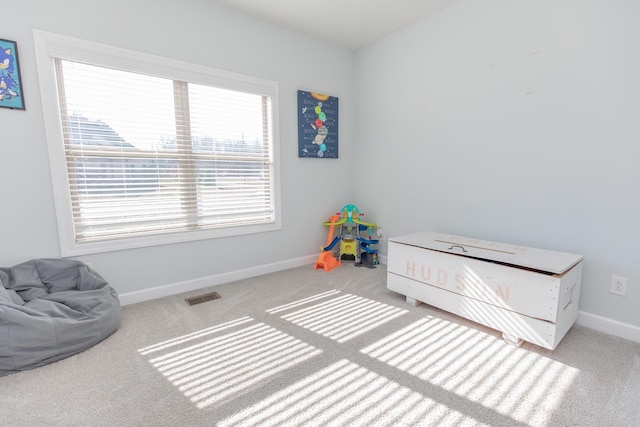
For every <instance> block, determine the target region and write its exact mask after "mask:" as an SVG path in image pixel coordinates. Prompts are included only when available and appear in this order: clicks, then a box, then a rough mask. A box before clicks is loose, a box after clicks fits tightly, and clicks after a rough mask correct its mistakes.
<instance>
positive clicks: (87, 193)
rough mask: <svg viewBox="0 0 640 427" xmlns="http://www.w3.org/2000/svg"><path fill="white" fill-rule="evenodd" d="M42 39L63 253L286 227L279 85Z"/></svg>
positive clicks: (38, 34)
mask: <svg viewBox="0 0 640 427" xmlns="http://www.w3.org/2000/svg"><path fill="white" fill-rule="evenodd" d="M35 38H36V49H37V52H36V53H37V55H38V69H39V74H40V80H41V87H42V88H43V103H44V106H45V116H46V117H45V118H46V120H47V139H48V143H49V150H50V157H51V169H52V176H53V185H54V194H55V200H56V211H57V214H58V226H59V228H60V239H61V249H62V253H63V256H68V255H78V254H83V253H91V252H100V251H107V250H116V249H123V248H130V247H140V246H148V245H154V244H164V243H171V242H177V241H186V240H194V239H202V238H212V237H219V236H229V235H235V234H245V233H252V232H261V231H270V230H274V229H278V228H280V219H279V209H278V194H277V188H278V185H277V168H276V161H275V160H276V157H275V155H274V154H275V152H276V148H277V147H276V137H275V129H274V123H275V119H276V110H277V109H276V106H277V84H276V83H273V82H268V81H263V80H259V79H254V78H250V77H246V76H241V75H236V74H232V73H227V72H222V71H220V70H213V69H209V68H206V67H201V66H197V65H194V64H186V63H182V62H178V61H174V60H170V59H166V58H159V57H155V56H151V55H144V54H140V53H137V52H130V51H126V50H122V49H118V48H112V47H107V46H102V45H96V44H94V43H89V42H83V41H78V40H75V39H70V38H68V37H63V36H57V35H52V34H49V33H44V32H40V31H36V32H35Z"/></svg>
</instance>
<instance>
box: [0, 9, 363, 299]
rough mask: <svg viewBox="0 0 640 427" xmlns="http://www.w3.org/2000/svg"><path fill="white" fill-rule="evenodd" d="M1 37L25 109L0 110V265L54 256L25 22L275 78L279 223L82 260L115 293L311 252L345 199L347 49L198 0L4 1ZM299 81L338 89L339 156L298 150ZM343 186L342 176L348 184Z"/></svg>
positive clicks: (349, 146)
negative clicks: (14, 65)
mask: <svg viewBox="0 0 640 427" xmlns="http://www.w3.org/2000/svg"><path fill="white" fill-rule="evenodd" d="M7 12H9V11H5V18H7V19H4V20H3V21H4V22H3V24H2V27H1V28H0V37H2V38H6V39H11V40H16V41H17V42H18V52H19V57H20V58H19V59H20V62H21V69H22V79H23V82H24V94H25V97H26V107H27V110H26V111H11V110H5V109H2V110H0V122H1V128H2V133H1V135H2V137H1V143H0V159H2V167H0V189H1V191H2V196H3V197H2V200H3V202H2V209H0V236H2V245H0V266H11V265H14V264H17V263H19V262H22V261H26V260H28V259H31V258H39V257H58V256H60V249H59V246H58V235H57V226H56V221H55V212H54V204H53V196H52V187H51V179H50V171H49V160H48V154H47V146H46V141H45V133H44V125H43V114H42V107H41V100H40V96H39V87H38V77H37V70H36V63H35V58H34V44H33V33H32V30H33V29H34V28H37V29H41V30H45V31H50V32H55V33H59V34H64V35H69V36H73V37H78V38H82V39H86V40H90V41H95V42H99V43H104V44H109V45H114V46H118V47H123V48H127V49H132V50H138V51H142V52H147V53H151V54H155V55H160V56H165V57H170V58H175V59H179V60H183V61H189V62H193V63H196V64H202V65H206V66H211V67H215V68H219V69H224V70H229V71H234V72H239V73H243V74H247V75H251V76H255V77H260V78H265V79H270V80H275V81H277V82H279V84H280V117H281V122H280V135H281V140H280V153H281V156H280V160H281V163H280V169H281V177H282V216H283V222H282V223H283V228H282V230H281V231H277V232H270V233H262V234H252V235H246V236H241V237H235V238H224V239H217V240H206V241H198V242H192V243H183V244H176V245H166V246H156V247H151V248H145V249H138V250H127V251H120V252H111V253H104V254H97V255H91V256H85V257H81V259H83V260H85V261H89V262H92V263H93V266H94V268H95V269H96V270H97V271H99V272H100V273H101V274H103V275H104V276H105V278H106V279H107V280H108V281H109V282H110V283H111V284H112V285H113V286H114V287H115V288H116V289H117V290H118V291H119V292H120V293H128V292H133V291H137V290H142V289H148V288H153V287H156V286H161V285H165V284H172V283H177V282H183V281H188V280H191V279H197V278H200V277H207V276H211V275H217V274H222V273H226V272H231V271H236V270H242V269H247V268H251V267H253V266H260V265H266V264H271V263H277V262H281V261H286V260H290V259H295V258H298V257H302V256H308V255H312V254H316V253H317V252H318V248H319V247H320V245H321V244H322V243H324V241H325V239H326V230H324V229H323V226H322V221H326V220H328V217H329V215H330V214H331V213H332V212H335V211H336V210H338V209H339V208H340V207H341V206H342V205H344V204H345V203H348V202H349V200H350V199H349V195H350V188H349V186H348V183H349V182H350V179H351V170H350V168H349V167H348V165H350V164H352V163H353V162H354V160H355V151H354V148H353V132H354V125H353V119H354V103H353V89H352V77H353V67H354V65H353V53H352V52H350V51H347V50H345V49H340V48H336V47H333V46H330V45H328V44H325V43H322V42H318V41H316V40H313V39H310V38H308V37H305V36H301V35H298V34H295V33H292V32H289V31H286V30H283V29H281V28H278V27H274V26H270V25H267V24H264V23H261V22H259V21H256V20H254V19H251V18H249V17H246V16H242V15H239V14H235V13H231V12H229V11H227V10H225V9H221V8H219V7H216V6H213V5H211V4H209V3H207V2H206V1H201V0H188V1H180V2H178V1H175V0H173V1H172V0H137V1H128V0H111V1H108V2H90V3H87V2H84V1H79V0H73V1H71V0H67V1H49V0H27V1H20V2H13V3H12V6H11V10H10V18H9V17H8V15H6V13H7ZM298 89H303V90H313V91H318V92H322V93H328V94H330V95H334V96H337V97H339V98H340V115H341V123H340V140H341V145H340V158H339V159H337V160H335V159H334V160H329V159H327V160H314V159H298V157H297V152H298V151H297V126H296V119H295V118H296V117H297V116H296V109H297V107H296V103H297V98H296V96H297V94H296V91H297V90H298ZM345 184H346V185H345Z"/></svg>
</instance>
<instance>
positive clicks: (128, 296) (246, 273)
mask: <svg viewBox="0 0 640 427" xmlns="http://www.w3.org/2000/svg"><path fill="white" fill-rule="evenodd" d="M316 258H317V255H310V256H306V257H301V258H294V259H291V260H287V261H281V262H276V263H273V264H264V265H259V266H257V267H251V268H246V269H244V270H236V271H230V272H228V273H221V274H214V275H212V276H206V277H199V278H197V279H191V280H185V281H183V282H178V283H171V284H168V285H163V286H157V287H155V288H151V289H144V290H141V291H135V292H127V293H125V294H121V295H119V298H120V304H121V305H129V304H136V303H139V302H144V301H150V300H153V299H156V298H162V297H168V296H171V295H176V294H180V293H183V292H189V291H195V290H198V289H203V288H208V287H210V286H216V285H221V284H223V283H229V282H233V281H236V280H243V279H248V278H251V277H256V276H261V275H263V274H269V273H274V272H276V271H282V270H288V269H290V268H295V267H301V266H303V265H307V264H312V263H313V262H315V260H316Z"/></svg>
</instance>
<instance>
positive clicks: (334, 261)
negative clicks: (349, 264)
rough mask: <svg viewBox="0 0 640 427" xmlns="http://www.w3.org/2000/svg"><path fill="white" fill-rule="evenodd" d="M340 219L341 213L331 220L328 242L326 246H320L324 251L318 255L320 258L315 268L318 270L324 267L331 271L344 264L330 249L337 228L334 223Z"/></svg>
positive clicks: (325, 269)
mask: <svg viewBox="0 0 640 427" xmlns="http://www.w3.org/2000/svg"><path fill="white" fill-rule="evenodd" d="M339 219H340V215H333V216H331V220H330V222H331V223H332V224H331V225H330V226H329V234H328V235H327V244H326V246H325V248H320V249H321V250H322V252H321V253H320V255H319V256H318V260H317V261H316V265H315V267H314V270H317V269H318V268H323V269H324V271H331V270H333V269H334V268H336V267H339V266H340V265H341V264H342V262H340V260H339V259H338V258H336V257H335V256H334V255H333V253H332V252H331V250H330V247H331V246H332V243H333V232H334V229H335V225H333V223H336V222H338V220H339ZM327 248H329V249H327Z"/></svg>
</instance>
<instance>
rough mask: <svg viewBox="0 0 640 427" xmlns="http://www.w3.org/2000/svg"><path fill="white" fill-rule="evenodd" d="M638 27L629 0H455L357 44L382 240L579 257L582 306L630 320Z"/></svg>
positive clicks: (639, 165)
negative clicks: (438, 237)
mask: <svg viewBox="0 0 640 427" xmlns="http://www.w3.org/2000/svg"><path fill="white" fill-rule="evenodd" d="M639 22H640V3H639V2H634V1H627V0H607V1H580V0H562V1H557V0H541V1H526V2H523V1H518V2H514V1H511V0H484V1H481V2H480V1H476V0H461V1H459V2H457V3H455V4H454V5H453V6H451V7H449V8H447V9H444V10H442V11H441V12H440V13H438V14H436V15H434V16H432V17H430V18H428V19H425V20H422V21H420V22H418V23H416V24H414V25H412V26H410V27H408V28H405V29H404V30H402V31H400V32H398V33H395V34H393V35H392V36H390V37H387V38H385V39H383V40H381V41H379V42H378V43H376V44H373V45H370V46H368V47H367V48H365V49H363V50H361V51H359V52H358V53H357V55H356V75H357V76H358V79H356V83H357V89H356V94H355V97H356V100H357V102H358V108H357V114H356V123H357V124H358V125H357V129H356V135H357V137H358V141H359V150H358V153H359V159H360V160H361V161H360V162H359V163H358V165H359V169H358V170H357V172H358V173H357V174H356V177H357V176H363V175H366V176H373V177H374V181H375V187H376V188H375V189H372V185H371V183H367V184H365V183H364V182H363V186H362V191H361V192H358V196H359V197H360V198H362V199H363V200H362V205H363V208H366V209H369V210H372V211H374V212H375V214H376V217H377V220H378V222H379V223H380V224H381V225H383V226H384V227H385V231H386V234H387V236H389V235H401V234H405V233H409V232H415V231H420V230H427V229H431V230H436V231H442V232H445V233H453V234H461V235H463V236H471V237H476V238H481V239H487V240H495V241H504V242H509V243H516V244H521V245H526V246H534V247H540V248H548V249H553V250H560V251H567V252H573V253H578V254H583V255H584V258H585V269H584V279H583V291H582V299H581V305H580V309H581V310H582V311H584V312H588V313H591V314H594V315H598V316H604V317H608V318H611V319H615V320H618V321H621V322H625V323H628V324H631V325H635V326H640V310H638V307H640V291H639V288H638V283H640V262H638V256H639V255H640V246H638V237H640V197H638V184H639V183H640V78H639V76H640V53H639V52H640V46H639V45H638V41H639V40H640V25H638V23H639ZM612 274H616V275H620V276H624V277H628V278H629V289H628V293H627V297H626V298H621V297H619V296H615V295H611V294H609V293H608V284H609V278H610V276H611V275H612Z"/></svg>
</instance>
